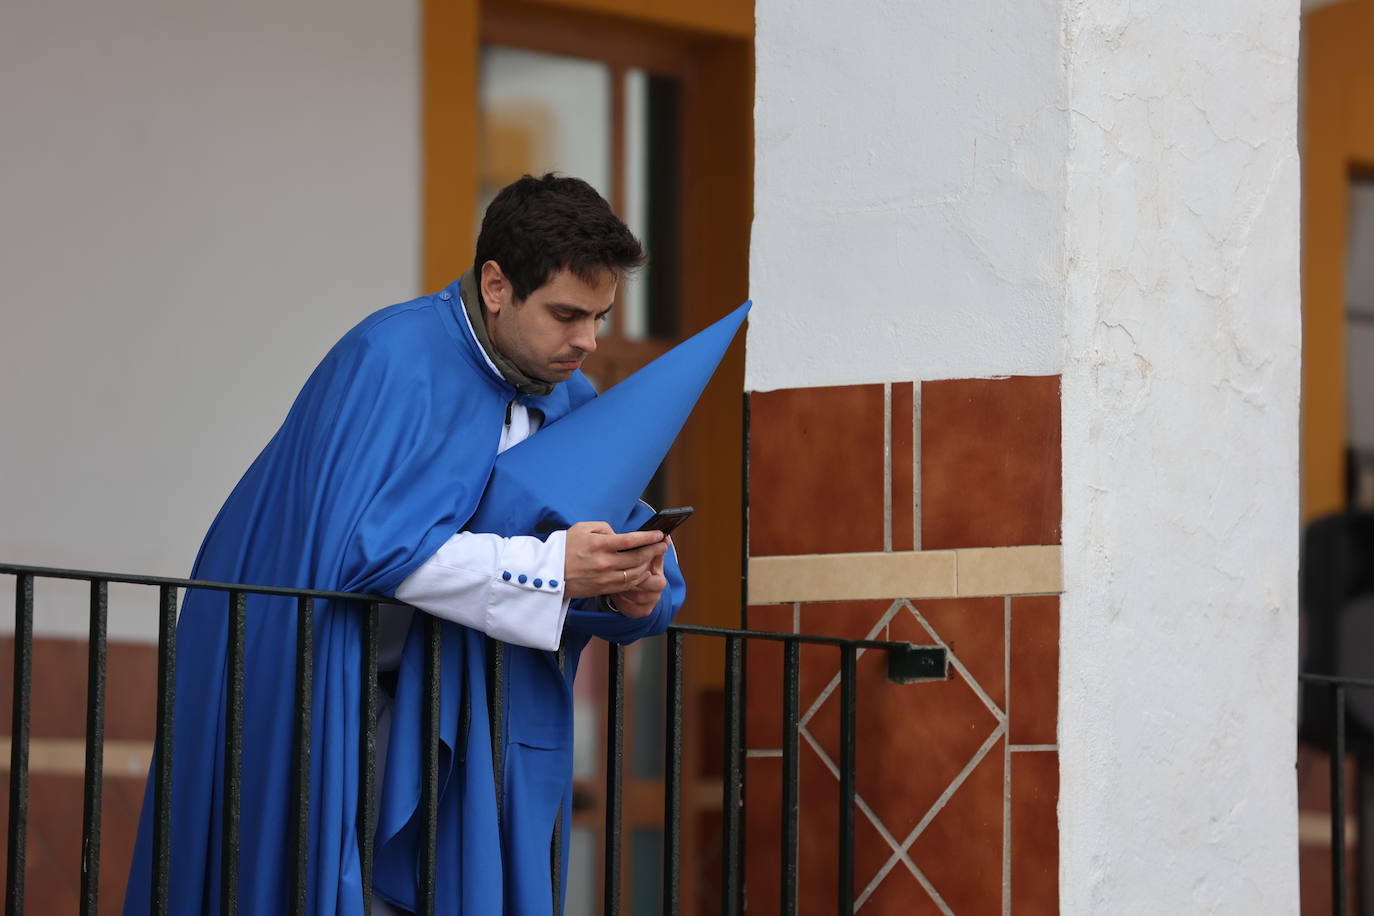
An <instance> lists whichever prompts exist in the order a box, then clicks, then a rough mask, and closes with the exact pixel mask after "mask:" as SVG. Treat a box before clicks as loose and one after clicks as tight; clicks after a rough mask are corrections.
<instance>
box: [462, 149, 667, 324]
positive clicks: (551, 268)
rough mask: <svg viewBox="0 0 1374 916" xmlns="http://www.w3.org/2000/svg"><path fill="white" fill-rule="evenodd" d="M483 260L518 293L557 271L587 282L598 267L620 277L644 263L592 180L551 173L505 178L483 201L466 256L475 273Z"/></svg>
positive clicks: (634, 241) (527, 292)
mask: <svg viewBox="0 0 1374 916" xmlns="http://www.w3.org/2000/svg"><path fill="white" fill-rule="evenodd" d="M487 261H495V262H496V263H497V264H499V265H501V271H502V273H504V274H505V275H506V278H507V279H508V280H510V284H511V289H512V291H513V292H514V293H515V297H516V299H525V298H527V297H528V296H529V295H530V293H532V292H534V291H535V290H537V289H538V288H539V287H541V286H543V285H544V284H545V283H547V282H549V278H550V277H552V276H553V275H554V274H555V273H557V272H558V271H560V270H568V271H571V272H572V273H573V274H574V275H576V276H577V277H579V278H580V279H582V280H585V281H587V282H588V283H593V282H595V281H596V280H597V279H598V274H599V273H600V272H601V271H602V270H610V271H611V272H613V273H614V274H615V275H616V277H617V278H620V277H623V276H624V275H625V273H626V272H628V271H631V270H634V269H635V268H637V267H640V266H642V265H643V264H644V249H643V247H641V245H640V244H639V240H638V239H636V238H635V237H634V235H633V234H632V233H631V232H630V230H629V229H628V228H627V227H626V226H625V224H624V223H623V222H621V221H620V218H619V217H617V216H616V215H615V214H614V213H613V212H611V206H610V204H608V203H606V201H605V199H604V198H602V196H601V195H600V194H598V193H596V190H595V189H594V188H593V187H592V186H591V185H589V184H587V183H586V182H585V181H583V180H582V179H580V178H569V177H566V176H563V175H557V174H555V173H553V172H550V173H548V174H547V175H544V176H543V177H540V178H535V177H534V176H532V175H525V176H524V177H523V178H520V179H519V180H518V181H514V182H512V183H511V184H508V185H506V186H505V187H504V188H502V189H501V192H500V193H499V194H497V195H496V199H495V200H493V201H492V202H491V204H490V205H489V206H488V207H487V212H486V214H485V215H484V216H483V217H482V231H481V233H479V234H478V236H477V256H476V258H475V259H474V260H473V269H474V270H475V272H476V273H477V274H478V275H479V276H480V275H481V273H482V265H483V264H485V263H486V262H487Z"/></svg>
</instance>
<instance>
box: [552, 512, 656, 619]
mask: <svg viewBox="0 0 1374 916" xmlns="http://www.w3.org/2000/svg"><path fill="white" fill-rule="evenodd" d="M667 550H668V545H667V543H665V541H664V537H663V532H661V531H627V532H626V533H624V534H616V533H615V531H614V530H613V529H612V528H611V526H610V525H608V524H606V523H605V522H578V523H577V524H576V525H573V526H572V527H571V528H569V529H568V537H567V548H566V552H565V553H564V557H563V589H564V592H565V594H567V595H568V597H570V598H589V597H591V596H593V595H615V596H616V607H617V608H619V609H620V611H621V613H622V614H624V615H625V616H627V617H643V616H645V615H647V614H648V613H649V612H650V611H652V610H653V608H654V605H655V604H657V603H658V595H659V593H661V592H662V591H663V589H664V588H666V587H667V584H668V580H667V579H666V578H664V576H663V554H664V553H666V552H667ZM621 551H625V552H624V553H622V552H621ZM650 594H652V595H653V600H651V601H649V604H648V606H647V607H645V606H644V601H645V600H648V596H649V595H650Z"/></svg>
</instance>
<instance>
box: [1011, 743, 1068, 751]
mask: <svg viewBox="0 0 1374 916" xmlns="http://www.w3.org/2000/svg"><path fill="white" fill-rule="evenodd" d="M1009 750H1011V751H1013V752H1018V753H1019V752H1020V751H1057V750H1059V745H1057V744H1013V745H1010V747H1009Z"/></svg>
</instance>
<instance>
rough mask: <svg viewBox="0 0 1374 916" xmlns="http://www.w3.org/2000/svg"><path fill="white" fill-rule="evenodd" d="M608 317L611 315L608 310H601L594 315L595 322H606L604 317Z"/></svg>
mask: <svg viewBox="0 0 1374 916" xmlns="http://www.w3.org/2000/svg"><path fill="white" fill-rule="evenodd" d="M610 317H611V313H610V312H602V313H601V314H600V315H597V316H596V323H597V324H605V323H606V319H607V318H610Z"/></svg>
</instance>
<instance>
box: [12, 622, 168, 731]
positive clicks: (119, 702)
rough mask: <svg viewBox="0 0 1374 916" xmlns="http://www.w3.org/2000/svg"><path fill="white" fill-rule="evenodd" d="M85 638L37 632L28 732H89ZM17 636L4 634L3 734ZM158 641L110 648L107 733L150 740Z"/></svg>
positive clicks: (113, 644)
mask: <svg viewBox="0 0 1374 916" xmlns="http://www.w3.org/2000/svg"><path fill="white" fill-rule="evenodd" d="M86 657H87V649H86V641H85V640H82V639H58V638H53V637H44V636H39V637H35V638H34V641H33V665H32V669H31V670H32V681H31V686H30V691H31V696H32V697H33V698H34V699H33V703H32V706H31V710H30V714H29V715H30V718H29V734H30V735H31V736H33V737H35V738H79V737H81V736H83V735H85V734H86ZM13 660H14V638H13V637H11V636H4V637H0V734H6V735H7V734H9V733H10V713H11V709H12V704H13V690H14V675H13V671H14V668H13ZM156 702H157V647H156V646H151V645H144V644H141V643H125V642H113V641H112V642H110V643H109V644H108V647H107V652H106V672H105V737H106V738H107V739H108V740H111V741H151V740H153V734H154V732H155V731H156V724H157V706H156Z"/></svg>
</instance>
